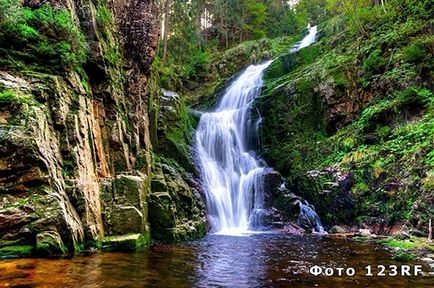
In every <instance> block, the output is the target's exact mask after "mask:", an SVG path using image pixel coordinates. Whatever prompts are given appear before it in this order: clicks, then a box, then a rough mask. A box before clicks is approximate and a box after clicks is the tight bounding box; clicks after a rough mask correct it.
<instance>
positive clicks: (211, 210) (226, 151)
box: [196, 26, 317, 235]
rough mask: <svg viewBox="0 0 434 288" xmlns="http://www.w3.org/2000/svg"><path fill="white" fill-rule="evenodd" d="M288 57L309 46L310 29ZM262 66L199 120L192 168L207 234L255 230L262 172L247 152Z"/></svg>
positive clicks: (243, 77) (234, 85)
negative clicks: (196, 168) (209, 227)
mask: <svg viewBox="0 0 434 288" xmlns="http://www.w3.org/2000/svg"><path fill="white" fill-rule="evenodd" d="M308 28H309V33H308V35H307V36H306V37H304V39H303V40H302V41H301V42H300V43H298V44H297V45H295V46H294V47H293V48H292V50H291V52H295V51H298V50H300V49H301V48H304V47H306V46H309V45H310V44H312V43H313V42H314V41H315V35H316V31H317V29H316V26H313V27H308ZM271 62H272V61H267V62H264V63H262V64H259V65H251V66H249V67H247V68H246V69H245V71H244V72H243V73H242V74H241V75H240V76H238V78H237V79H236V80H235V81H234V82H233V83H232V84H231V85H230V86H229V87H228V88H227V90H226V92H225V93H224V95H223V97H222V99H221V101H220V103H219V104H218V105H217V107H216V108H215V109H214V110H213V111H211V112H208V113H204V114H202V116H201V118H200V122H199V126H198V129H197V132H196V145H197V146H196V150H197V162H198V165H199V169H200V173H201V181H202V184H203V186H204V189H205V193H206V206H207V211H208V217H209V220H210V222H211V225H212V228H213V231H215V232H216V233H219V234H224V235H242V234H245V233H248V232H249V231H255V230H260V229H261V215H262V213H263V208H264V187H263V186H264V185H263V178H264V175H265V167H264V166H263V165H262V163H263V161H260V159H259V158H258V157H256V155H255V153H254V151H251V149H249V148H251V147H249V140H248V139H249V136H250V135H251V129H252V127H254V126H253V125H252V123H251V120H250V119H249V118H250V117H249V115H250V109H251V104H252V102H253V100H254V99H255V97H256V96H258V95H259V93H260V91H261V87H262V84H263V80H262V75H263V71H264V70H265V69H266V68H267V67H268V66H269V65H270V64H271Z"/></svg>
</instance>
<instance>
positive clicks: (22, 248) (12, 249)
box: [0, 245, 35, 258]
mask: <svg viewBox="0 0 434 288" xmlns="http://www.w3.org/2000/svg"><path fill="white" fill-rule="evenodd" d="M34 248H35V247H34V246H29V245H19V246H6V247H2V248H0V258H18V257H30V256H31V255H32V253H33V250H34Z"/></svg>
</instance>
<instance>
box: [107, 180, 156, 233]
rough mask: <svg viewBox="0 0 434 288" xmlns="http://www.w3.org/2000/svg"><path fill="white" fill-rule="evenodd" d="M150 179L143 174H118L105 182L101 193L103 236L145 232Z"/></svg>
mask: <svg viewBox="0 0 434 288" xmlns="http://www.w3.org/2000/svg"><path fill="white" fill-rule="evenodd" d="M149 181H150V178H147V177H144V176H133V175H118V176H117V177H116V178H115V179H113V180H112V181H111V182H109V183H106V185H105V186H104V187H103V189H102V193H101V199H102V203H103V222H104V228H105V229H104V230H105V235H123V234H130V233H145V232H147V230H148V228H147V227H148V203H147V195H148V193H149V188H150V183H149Z"/></svg>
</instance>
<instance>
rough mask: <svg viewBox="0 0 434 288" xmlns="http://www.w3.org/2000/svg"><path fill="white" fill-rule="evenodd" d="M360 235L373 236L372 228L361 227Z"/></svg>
mask: <svg viewBox="0 0 434 288" xmlns="http://www.w3.org/2000/svg"><path fill="white" fill-rule="evenodd" d="M359 235H360V236H371V235H372V234H371V230H369V229H359Z"/></svg>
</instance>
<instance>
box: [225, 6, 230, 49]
mask: <svg viewBox="0 0 434 288" xmlns="http://www.w3.org/2000/svg"><path fill="white" fill-rule="evenodd" d="M225 17H226V25H225V42H226V49H228V48H229V39H228V37H229V31H228V29H229V28H228V26H229V25H228V1H225Z"/></svg>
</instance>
